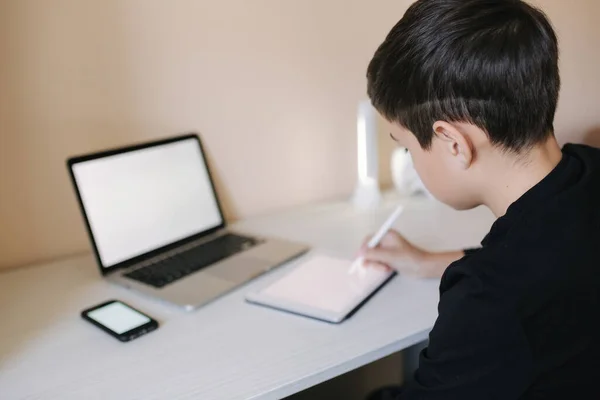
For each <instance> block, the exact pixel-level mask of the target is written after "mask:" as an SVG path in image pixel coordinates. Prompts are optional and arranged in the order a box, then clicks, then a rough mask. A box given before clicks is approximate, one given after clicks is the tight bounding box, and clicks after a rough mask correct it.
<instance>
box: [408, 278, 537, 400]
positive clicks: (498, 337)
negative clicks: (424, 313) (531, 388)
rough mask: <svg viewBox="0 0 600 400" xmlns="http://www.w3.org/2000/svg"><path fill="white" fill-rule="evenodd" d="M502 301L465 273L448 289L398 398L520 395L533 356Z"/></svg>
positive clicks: (507, 399) (460, 399)
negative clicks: (411, 378)
mask: <svg viewBox="0 0 600 400" xmlns="http://www.w3.org/2000/svg"><path fill="white" fill-rule="evenodd" d="M469 279H472V278H469ZM497 302H502V299H494V298H493V297H492V296H486V295H485V292H484V291H482V290H481V288H480V287H478V283H477V282H468V281H467V279H466V278H465V279H464V280H463V281H460V282H457V283H456V284H455V285H453V286H452V287H451V288H450V289H448V290H447V291H446V292H444V293H443V294H442V296H441V298H440V304H439V316H438V319H437V321H436V323H435V325H434V328H433V330H432V331H431V334H430V336H429V347H428V348H427V349H425V350H423V352H422V353H421V356H420V360H419V368H418V370H417V372H416V374H415V381H414V382H412V383H410V384H408V385H407V387H406V388H405V390H404V391H403V392H402V394H401V395H400V397H399V399H400V400H438V399H440V400H442V399H443V400H454V399H456V400H470V399H473V400H480V399H491V398H494V399H505V400H510V399H518V398H519V397H520V395H522V394H523V393H524V391H525V390H526V388H527V384H528V380H529V378H530V371H531V365H532V361H531V355H530V352H529V347H528V345H527V340H526V337H525V335H524V333H523V330H522V328H521V326H520V323H519V322H518V319H517V318H516V316H514V315H511V314H512V313H511V312H507V311H504V310H505V309H506V307H501V306H499V303H497ZM495 304H496V305H498V306H495Z"/></svg>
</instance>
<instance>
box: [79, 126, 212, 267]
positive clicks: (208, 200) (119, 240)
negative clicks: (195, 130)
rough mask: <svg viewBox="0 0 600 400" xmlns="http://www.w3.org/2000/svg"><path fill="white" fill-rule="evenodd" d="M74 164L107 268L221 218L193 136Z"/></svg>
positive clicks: (210, 224) (193, 232) (83, 199)
mask: <svg viewBox="0 0 600 400" xmlns="http://www.w3.org/2000/svg"><path fill="white" fill-rule="evenodd" d="M72 168H73V175H74V177H75V181H76V183H77V187H78V190H79V194H80V196H81V200H82V203H83V207H84V208H85V213H86V215H87V218H88V221H89V224H90V227H91V230H92V233H93V235H94V240H95V242H96V247H97V248H98V253H99V256H100V260H101V262H102V265H103V266H104V267H105V268H106V267H111V266H113V265H116V264H118V263H120V262H123V261H126V260H129V259H131V258H133V257H136V256H139V255H142V254H144V253H146V252H149V251H152V250H155V249H157V248H160V247H162V246H166V245H169V244H171V243H173V242H175V241H178V240H181V239H185V238H186V237H189V236H191V235H194V234H197V233H201V232H203V231H205V230H207V229H210V228H214V227H217V226H219V225H220V224H221V223H222V222H223V221H222V217H221V213H220V212H219V206H218V204H217V199H216V198H215V195H214V192H213V189H212V185H211V182H210V177H209V173H208V170H207V169H206V166H205V163H204V159H203V155H202V152H201V151H200V146H199V145H198V141H197V140H196V139H194V138H190V139H186V140H182V141H178V142H173V143H168V144H164V145H159V146H155V147H149V148H145V149H141V150H135V151H131V152H127V153H121V154H117V155H113V156H108V157H104V158H98V159H95V160H90V161H84V162H80V163H77V164H74V165H73V167H72Z"/></svg>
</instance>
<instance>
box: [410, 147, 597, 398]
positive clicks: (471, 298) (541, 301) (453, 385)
mask: <svg viewBox="0 0 600 400" xmlns="http://www.w3.org/2000/svg"><path fill="white" fill-rule="evenodd" d="M438 310H439V316H438V319H437V321H436V323H435V326H434V328H433V330H432V331H431V334H430V336H429V347H428V348H427V349H426V350H424V351H423V352H422V354H421V357H420V363H419V369H418V370H417V372H416V375H415V382H414V383H412V384H409V385H408V386H407V387H406V388H405V390H404V391H403V392H402V394H401V395H400V399H401V400H413V399H419V400H420V399H432V400H433V399H444V400H453V399H460V400H470V399H476V400H483V399H503V400H504V399H506V400H509V399H561V400H567V399H600V346H599V344H600V329H599V326H600V323H599V319H600V150H597V149H593V148H590V147H586V146H580V145H567V146H565V147H564V149H563V158H562V160H561V161H560V163H559V164H558V165H557V166H556V168H555V169H554V170H553V171H552V172H551V173H550V174H549V175H548V176H546V177H545V178H544V179H543V180H542V181H541V182H540V183H538V184H537V185H536V186H534V187H533V188H532V189H531V190H529V191H528V192H527V193H525V194H524V195H523V196H522V197H521V198H520V199H518V200H517V201H516V202H514V203H513V204H512V205H511V206H510V207H509V208H508V210H507V212H506V214H505V215H504V216H503V217H501V218H499V219H498V220H497V221H496V222H495V223H494V225H493V226H492V228H491V231H490V232H489V234H488V235H487V236H486V237H485V239H484V240H483V242H482V248H481V249H479V250H477V251H474V252H468V253H467V254H466V255H465V257H464V258H462V259H461V260H459V261H457V262H455V263H453V264H451V265H450V266H449V267H448V269H447V270H446V272H445V273H444V276H443V277H442V281H441V284H440V302H439V307H438Z"/></svg>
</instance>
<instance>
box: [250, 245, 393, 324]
mask: <svg viewBox="0 0 600 400" xmlns="http://www.w3.org/2000/svg"><path fill="white" fill-rule="evenodd" d="M351 264H352V261H349V260H344V259H339V258H334V257H330V256H325V255H314V256H312V257H310V258H308V259H307V260H306V261H304V262H303V263H301V264H300V265H298V266H297V267H296V268H295V269H293V270H292V271H291V272H290V273H288V274H287V275H285V276H283V277H282V278H280V279H278V280H276V281H275V282H272V283H270V284H269V285H267V286H266V287H264V288H263V289H261V290H258V291H255V292H251V293H248V294H247V295H246V300H247V301H248V302H250V303H254V304H258V305H262V306H266V307H271V308H275V309H278V310H282V311H287V312H291V313H294V314H299V315H303V316H307V317H311V318H316V319H319V320H322V321H327V322H332V323H339V322H342V321H343V320H344V319H346V318H347V317H348V316H349V315H351V314H352V313H353V312H354V311H356V310H357V309H358V308H359V307H360V306H361V305H362V304H364V303H365V302H366V300H368V299H369V298H370V297H371V296H372V295H373V294H374V293H375V292H376V291H377V290H378V289H379V288H380V287H382V286H383V285H384V284H385V283H386V282H387V281H388V280H389V279H390V278H391V277H392V276H394V273H393V272H389V271H384V270H380V269H376V268H368V269H365V270H364V272H363V273H354V274H349V273H348V271H349V269H350V266H351Z"/></svg>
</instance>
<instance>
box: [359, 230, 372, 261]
mask: <svg viewBox="0 0 600 400" xmlns="http://www.w3.org/2000/svg"><path fill="white" fill-rule="evenodd" d="M372 237H373V235H369V236H367V237H366V238H365V240H363V242H362V244H361V245H360V249H358V253H357V254H356V256H357V257H358V256H361V255H363V254H364V253H365V251H366V250H367V244H368V243H369V240H371V238H372Z"/></svg>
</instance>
